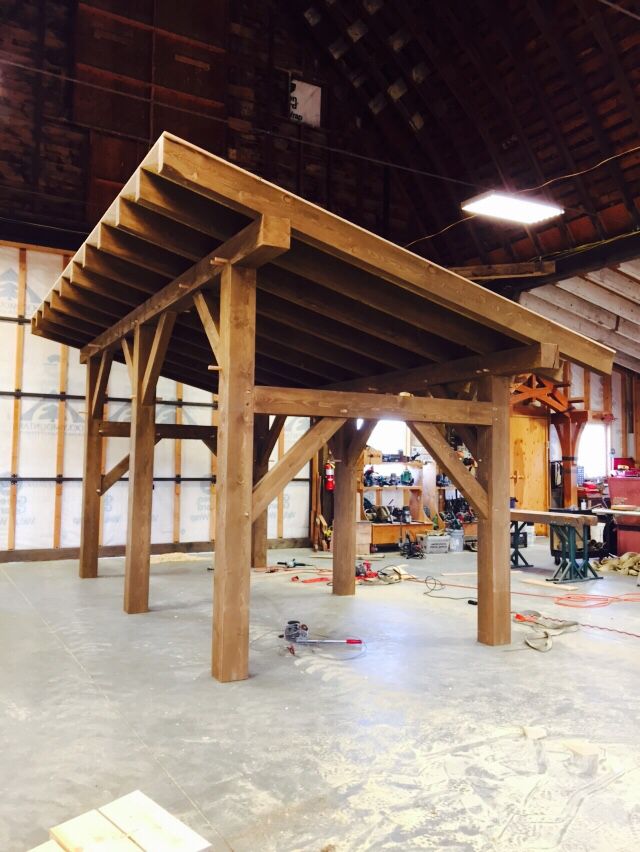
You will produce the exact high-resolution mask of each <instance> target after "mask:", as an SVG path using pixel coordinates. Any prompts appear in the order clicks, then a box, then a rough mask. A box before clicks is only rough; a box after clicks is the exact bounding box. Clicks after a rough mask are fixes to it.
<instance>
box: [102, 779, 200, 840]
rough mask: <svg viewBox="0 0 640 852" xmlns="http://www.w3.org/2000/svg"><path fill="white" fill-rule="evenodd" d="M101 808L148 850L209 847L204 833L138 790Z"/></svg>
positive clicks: (113, 821) (106, 815)
mask: <svg viewBox="0 0 640 852" xmlns="http://www.w3.org/2000/svg"><path fill="white" fill-rule="evenodd" d="M100 812H101V814H103V815H104V816H105V817H107V818H108V819H109V820H111V822H112V823H114V824H115V825H117V826H118V827H119V828H120V829H122V831H123V832H125V833H126V834H127V835H128V836H129V837H131V838H132V839H133V840H135V843H136V844H137V847H139V848H140V849H144V850H149V852H202V850H205V849H210V848H211V847H210V844H209V842H208V841H207V840H205V839H204V837H201V836H200V835H199V834H196V832H195V831H192V829H190V828H189V827H188V826H186V825H185V824H184V823H183V822H181V821H180V820H179V819H176V817H174V816H173V815H172V814H170V813H169V812H168V811H166V810H165V809H164V808H162V807H160V805H158V804H156V803H155V802H154V801H152V800H151V799H150V798H149V797H148V796H145V794H144V793H142V792H140V790H136V791H135V792H134V793H129V795H127V796H123V797H122V798H120V799H116V800H115V802H111V804H109V805H105V806H104V807H102V808H100Z"/></svg>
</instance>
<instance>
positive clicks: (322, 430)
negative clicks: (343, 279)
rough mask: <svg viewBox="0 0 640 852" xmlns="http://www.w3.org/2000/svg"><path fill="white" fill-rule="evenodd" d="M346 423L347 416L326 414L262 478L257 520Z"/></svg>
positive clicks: (255, 508) (255, 493)
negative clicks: (328, 415)
mask: <svg viewBox="0 0 640 852" xmlns="http://www.w3.org/2000/svg"><path fill="white" fill-rule="evenodd" d="M257 390H258V388H256V391H257ZM254 393H255V392H254ZM345 422H346V418H345V417H324V418H323V419H322V420H319V421H318V422H317V423H315V424H314V425H313V426H311V428H310V429H309V430H308V431H307V432H305V434H304V435H303V436H302V437H301V438H300V439H299V440H298V441H296V443H295V444H294V445H293V447H291V448H290V449H289V450H288V451H287V452H286V453H285V454H284V456H283V457H282V458H281V459H280V460H279V461H278V462H277V463H276V464H275V465H274V466H273V467H272V468H271V470H270V471H269V472H268V473H266V474H265V475H264V476H263V477H262V479H261V480H260V481H259V482H258V483H257V484H256V486H255V488H254V489H253V518H254V519H255V518H257V517H259V515H260V514H261V513H262V512H264V510H265V509H266V508H267V507H268V505H269V503H270V502H271V501H272V500H273V499H274V498H275V497H277V496H278V494H280V492H281V491H282V489H283V488H284V487H285V485H286V484H287V483H288V482H290V481H291V480H292V479H293V477H294V476H295V475H296V473H297V472H298V471H299V470H300V469H301V468H302V467H303V466H304V465H305V464H306V463H307V462H308V461H309V459H310V458H311V456H312V455H313V454H314V453H317V452H318V450H319V449H320V447H322V446H323V445H324V444H326V443H327V441H328V440H329V438H331V437H332V436H333V435H335V433H336V432H337V431H338V429H339V428H340V427H341V426H342V425H343V424H344V423H345Z"/></svg>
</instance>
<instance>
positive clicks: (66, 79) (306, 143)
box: [0, 58, 491, 190]
mask: <svg viewBox="0 0 640 852" xmlns="http://www.w3.org/2000/svg"><path fill="white" fill-rule="evenodd" d="M0 65H8V66H10V67H12V68H17V69H18V70H20V71H26V72H27V73H31V74H41V75H42V76H45V77H50V78H53V79H56V80H58V81H60V82H61V83H73V84H74V85H77V86H85V87H86V88H89V89H94V90H96V91H99V92H106V93H108V94H115V95H118V97H122V98H129V99H130V100H134V101H138V102H142V103H144V104H155V105H158V106H165V107H168V108H169V109H171V110H172V111H174V112H181V113H185V114H186V115H194V116H197V117H198V118H199V119H203V118H204V119H206V120H208V121H212V122H214V123H217V124H224V125H226V126H227V127H229V126H231V125H232V124H233V122H234V118H233V117H231V118H222V117H221V116H218V115H209V114H207V113H203V112H197V111H196V110H192V109H188V108H187V107H180V106H176V105H174V104H164V103H162V104H159V103H158V101H156V100H154V99H153V98H151V97H145V96H144V95H134V94H133V93H132V92H123V91H121V90H119V89H113V88H111V87H110V86H101V85H99V84H98V83H90V82H88V81H87V80H80V79H79V78H78V77H71V76H69V75H66V74H65V75H62V74H57V73H55V72H54V71H47V70H46V69H45V68H34V67H33V66H31V65H24V64H23V63H21V62H15V61H12V60H10V59H3V58H0ZM282 118H283V120H284V119H285V118H286V117H285V116H282ZM231 129H232V130H233V131H234V132H235V133H239V134H240V135H243V136H252V135H254V134H256V135H261V136H271V137H273V138H274V139H282V140H284V141H285V142H290V143H292V144H295V145H301V146H303V147H308V148H317V149H319V150H323V151H328V152H329V153H331V154H341V155H343V156H346V157H353V158H354V159H356V160H362V161H363V162H366V163H371V164H373V165H377V166H386V167H388V168H391V169H396V170H398V171H404V172H409V173H410V174H415V175H420V176H422V177H427V178H432V179H433V180H440V181H445V182H448V183H455V184H458V185H459V186H468V187H471V188H472V189H480V190H482V189H490V188H491V187H485V186H483V185H482V184H478V183H473V182H471V181H466V180H461V179H459V178H454V177H449V175H441V174H438V173H436V172H430V171H427V170H426V169H417V168H415V167H413V166H405V165H404V164H402V163H395V162H392V161H390V160H381V159H378V158H377V157H369V156H367V155H366V154H358V153H356V152H355V151H349V150H347V149H346V148H337V147H335V146H332V145H323V144H322V143H321V142H313V141H311V140H309V139H296V138H295V137H292V136H287V135H286V134H284V133H275V132H274V131H273V130H267V129H266V128H264V127H256V126H255V125H250V126H249V127H248V128H246V129H241V128H238V127H235V126H231ZM122 135H125V134H122ZM127 138H131V139H135V140H136V141H138V142H146V143H148V142H149V140H148V139H143V138H142V137H141V136H131V137H127Z"/></svg>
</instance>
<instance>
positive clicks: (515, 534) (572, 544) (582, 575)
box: [510, 509, 602, 583]
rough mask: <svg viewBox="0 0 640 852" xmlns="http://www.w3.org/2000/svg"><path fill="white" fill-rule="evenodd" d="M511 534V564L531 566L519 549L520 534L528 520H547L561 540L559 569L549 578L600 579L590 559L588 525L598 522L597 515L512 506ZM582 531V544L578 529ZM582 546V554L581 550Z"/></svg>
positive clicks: (565, 579) (562, 581) (529, 521)
mask: <svg viewBox="0 0 640 852" xmlns="http://www.w3.org/2000/svg"><path fill="white" fill-rule="evenodd" d="M510 519H511V534H512V541H513V545H512V552H511V567H512V568H518V567H520V566H521V567H523V568H530V567H532V566H531V563H529V562H527V560H526V559H525V558H524V556H523V555H522V553H521V552H520V535H521V534H522V531H523V530H524V528H525V526H526V525H527V524H548V525H549V526H550V527H551V528H552V530H551V532H552V535H553V534H555V536H556V538H557V539H558V540H559V542H560V551H561V553H560V565H559V566H558V570H557V571H556V573H555V574H554V575H553V577H551V578H549V579H550V582H552V583H570V582H583V581H585V580H600V579H602V578H601V577H600V575H599V574H598V573H597V572H596V571H595V570H594V569H593V568H592V566H591V564H590V562H589V538H590V536H589V528H590V527H592V526H595V525H596V524H597V523H598V518H597V517H596V516H595V515H577V514H574V513H572V512H543V511H537V510H531V511H529V510H527V509H511V511H510ZM579 532H581V533H582V540H581V542H580V546H579V544H578V533H579ZM580 550H582V553H581V554H580V553H579V551H580Z"/></svg>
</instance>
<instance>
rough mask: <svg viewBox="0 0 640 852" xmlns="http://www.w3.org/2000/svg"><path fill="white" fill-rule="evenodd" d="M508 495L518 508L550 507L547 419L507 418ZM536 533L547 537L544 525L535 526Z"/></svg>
mask: <svg viewBox="0 0 640 852" xmlns="http://www.w3.org/2000/svg"><path fill="white" fill-rule="evenodd" d="M510 427H511V440H510V467H509V469H510V471H511V473H510V476H511V496H512V497H515V498H516V500H517V501H518V502H517V504H516V507H517V508H518V509H541V510H543V511H545V512H546V511H547V510H548V508H549V506H550V494H549V419H548V418H547V417H527V416H525V415H518V414H514V415H512V416H511V418H510ZM536 533H537V534H538V535H546V533H547V527H546V525H545V524H536Z"/></svg>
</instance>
